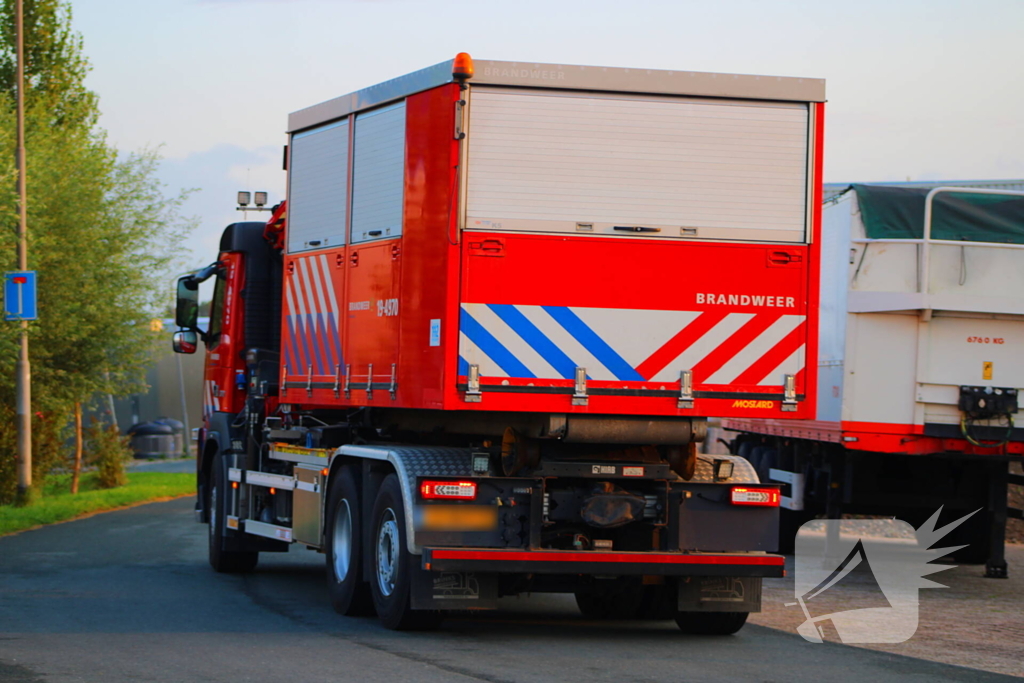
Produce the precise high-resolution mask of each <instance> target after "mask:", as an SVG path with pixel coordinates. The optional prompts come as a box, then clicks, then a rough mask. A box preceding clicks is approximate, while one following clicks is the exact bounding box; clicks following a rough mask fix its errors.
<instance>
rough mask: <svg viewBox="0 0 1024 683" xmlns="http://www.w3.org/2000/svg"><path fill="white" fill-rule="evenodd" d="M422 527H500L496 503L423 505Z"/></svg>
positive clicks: (457, 529)
mask: <svg viewBox="0 0 1024 683" xmlns="http://www.w3.org/2000/svg"><path fill="white" fill-rule="evenodd" d="M420 528H421V529H430V530H431V531H492V530H494V529H496V528H498V508H497V507H496V506H494V505H423V506H421V507H420Z"/></svg>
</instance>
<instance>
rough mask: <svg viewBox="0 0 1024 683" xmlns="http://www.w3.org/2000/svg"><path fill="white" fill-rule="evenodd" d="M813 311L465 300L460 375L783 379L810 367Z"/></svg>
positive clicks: (715, 381) (772, 382)
mask: <svg viewBox="0 0 1024 683" xmlns="http://www.w3.org/2000/svg"><path fill="white" fill-rule="evenodd" d="M805 319H806V316H804V315H797V314H793V313H786V312H785V311H784V309H771V310H768V311H763V312H760V311H759V312H742V313H739V312H724V311H717V310H707V311H664V310H643V309H616V308H587V307H576V306H534V305H511V304H479V303H464V304H462V309H461V314H460V320H459V330H460V335H459V366H460V369H459V374H460V375H466V374H467V373H468V369H469V365H478V366H479V368H480V375H481V377H515V378H528V379H530V378H536V379H573V378H574V376H575V369H576V368H577V367H582V368H586V369H587V378H588V379H592V380H607V381H637V382H652V381H653V382H678V381H679V373H680V371H682V370H690V371H692V372H693V381H694V383H695V384H698V385H702V386H707V385H737V384H741V385H753V386H773V387H774V386H779V385H781V384H782V383H783V378H784V376H785V375H796V374H797V373H798V372H799V371H800V370H802V369H803V368H804V365H805V358H804V354H805V351H804V349H805V344H804V339H805V336H804V334H802V332H803V326H804V322H805Z"/></svg>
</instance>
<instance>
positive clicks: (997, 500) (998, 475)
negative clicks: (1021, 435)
mask: <svg viewBox="0 0 1024 683" xmlns="http://www.w3.org/2000/svg"><path fill="white" fill-rule="evenodd" d="M1009 481H1010V468H1009V465H1007V463H1005V462H997V463H993V464H992V465H991V467H990V470H989V476H988V509H989V511H990V512H991V513H992V527H991V528H990V529H989V534H990V544H989V547H990V548H991V550H989V556H988V562H987V563H986V564H985V576H986V577H987V578H990V579H1005V578H1007V571H1006V570H1007V567H1006V554H1005V543H1006V516H1007V515H1006V513H1007V510H1006V493H1007V486H1008V484H1009Z"/></svg>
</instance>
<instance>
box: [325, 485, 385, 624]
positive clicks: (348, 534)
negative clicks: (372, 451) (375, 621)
mask: <svg viewBox="0 0 1024 683" xmlns="http://www.w3.org/2000/svg"><path fill="white" fill-rule="evenodd" d="M359 503H360V501H359V488H358V487H357V486H356V480H355V475H354V474H353V472H352V468H351V467H342V468H341V470H340V471H339V472H338V473H337V475H336V476H335V477H334V479H333V480H332V481H331V484H330V489H329V491H328V495H327V513H326V515H325V522H326V524H325V526H326V528H325V529H324V537H325V541H326V542H325V548H324V551H325V555H326V557H327V592H328V593H330V596H331V605H332V606H333V607H334V610H335V611H336V612H337V613H338V614H344V615H346V616H350V617H365V616H372V615H373V613H374V612H373V596H372V595H371V594H370V587H369V586H368V585H367V584H366V582H365V581H364V580H363V572H362V566H363V539H362V519H361V517H362V515H360V514H359V511H360V510H361V509H362V508H361V507H360V505H359Z"/></svg>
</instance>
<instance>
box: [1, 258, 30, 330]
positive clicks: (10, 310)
mask: <svg viewBox="0 0 1024 683" xmlns="http://www.w3.org/2000/svg"><path fill="white" fill-rule="evenodd" d="M37 317H38V315H37V307H36V271H34V270H22V271H17V272H13V273H4V320H35V319H36V318H37Z"/></svg>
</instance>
